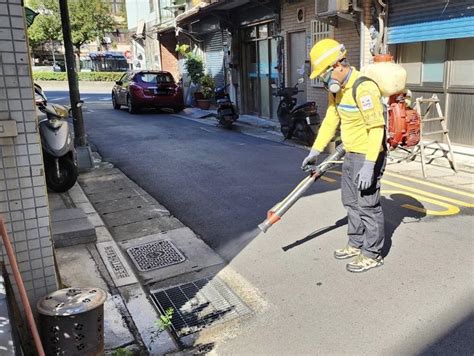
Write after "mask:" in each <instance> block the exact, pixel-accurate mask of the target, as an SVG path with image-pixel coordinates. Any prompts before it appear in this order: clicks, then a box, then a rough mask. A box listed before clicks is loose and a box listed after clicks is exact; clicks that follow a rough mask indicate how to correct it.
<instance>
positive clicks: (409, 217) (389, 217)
mask: <svg viewBox="0 0 474 356" xmlns="http://www.w3.org/2000/svg"><path fill="white" fill-rule="evenodd" d="M381 204H382V207H383V211H384V216H385V243H384V246H383V247H382V256H383V257H386V256H387V255H388V254H389V253H390V249H391V248H392V238H393V236H394V234H395V231H396V230H397V228H398V227H399V226H400V224H402V223H404V224H410V223H417V222H419V221H420V220H421V219H422V218H424V217H425V216H426V213H425V212H424V209H425V207H424V206H423V204H422V203H420V202H419V201H418V200H416V199H415V198H413V197H411V196H408V195H405V194H391V195H390V196H389V197H386V196H382V198H381ZM408 207H410V208H408Z"/></svg>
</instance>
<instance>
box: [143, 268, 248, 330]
mask: <svg viewBox="0 0 474 356" xmlns="http://www.w3.org/2000/svg"><path fill="white" fill-rule="evenodd" d="M151 295H152V297H153V300H154V301H155V302H156V304H157V305H158V308H159V309H160V310H161V312H164V311H166V310H168V309H169V308H172V309H173V311H174V313H173V316H172V318H171V323H172V326H173V328H174V330H175V331H176V333H177V334H178V336H180V337H181V336H185V335H188V334H192V333H195V332H197V331H199V330H201V329H203V328H206V327H209V326H212V325H215V324H219V323H223V322H226V321H230V320H233V319H236V318H239V317H241V316H243V315H246V314H249V313H250V312H251V310H250V309H249V308H248V307H247V306H246V305H245V304H244V303H243V302H242V301H241V300H240V298H239V297H237V296H236V295H235V294H234V292H233V291H232V290H231V289H230V288H229V287H227V285H226V284H225V283H224V282H222V281H221V280H220V279H219V278H217V277H207V278H203V279H200V280H197V281H194V282H191V283H186V284H182V285H180V286H177V287H173V288H169V289H165V290H159V291H152V292H151Z"/></svg>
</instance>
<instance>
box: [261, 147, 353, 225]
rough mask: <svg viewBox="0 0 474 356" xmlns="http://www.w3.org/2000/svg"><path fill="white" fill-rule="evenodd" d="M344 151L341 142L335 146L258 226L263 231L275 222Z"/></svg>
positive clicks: (336, 161)
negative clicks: (331, 152)
mask: <svg viewBox="0 0 474 356" xmlns="http://www.w3.org/2000/svg"><path fill="white" fill-rule="evenodd" d="M345 154H346V151H345V150H344V147H343V145H342V144H340V145H339V146H337V147H336V151H335V152H334V153H333V154H332V155H330V156H329V157H328V158H326V159H325V160H324V161H323V162H322V163H321V164H319V165H318V166H316V167H315V169H314V170H311V174H310V175H309V176H308V177H306V178H305V179H303V180H302V181H301V182H300V184H298V185H297V186H296V188H295V189H294V190H293V191H292V192H291V193H290V194H288V196H287V197H286V198H285V199H283V200H282V201H281V202H280V203H278V204H277V205H275V206H274V207H273V208H271V209H270V210H269V211H268V213H267V218H266V219H265V221H264V222H262V223H261V224H260V225H258V228H259V229H260V230H262V231H263V232H267V230H268V229H269V228H270V227H272V226H273V225H274V224H276V223H277V222H278V221H279V220H280V219H281V218H282V217H283V215H284V214H285V213H286V212H287V211H288V210H289V209H290V208H291V207H292V206H293V205H294V204H295V203H296V202H297V201H298V199H299V198H301V196H302V195H303V194H304V193H305V192H306V191H307V190H308V189H309V187H311V186H312V185H313V183H314V182H316V181H317V180H318V179H319V178H321V177H322V176H323V175H324V174H325V173H326V172H327V171H328V170H329V169H331V168H333V167H334V166H335V165H337V164H340V163H341V161H340V160H341V158H342V157H344V155H345Z"/></svg>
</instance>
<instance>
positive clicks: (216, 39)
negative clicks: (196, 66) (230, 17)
mask: <svg viewBox="0 0 474 356" xmlns="http://www.w3.org/2000/svg"><path fill="white" fill-rule="evenodd" d="M204 51H205V53H206V68H207V70H208V73H209V74H211V75H212V77H213V78H214V80H215V81H216V85H217V86H222V85H224V46H223V43H222V32H221V31H217V32H213V33H210V34H208V35H206V36H205V37H204Z"/></svg>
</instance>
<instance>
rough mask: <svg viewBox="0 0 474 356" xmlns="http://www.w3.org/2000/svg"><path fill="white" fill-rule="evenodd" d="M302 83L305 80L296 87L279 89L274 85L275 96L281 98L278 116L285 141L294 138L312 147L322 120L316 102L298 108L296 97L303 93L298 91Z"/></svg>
mask: <svg viewBox="0 0 474 356" xmlns="http://www.w3.org/2000/svg"><path fill="white" fill-rule="evenodd" d="M302 83H304V79H303V78H300V79H298V82H297V83H296V85H295V86H294V87H280V88H277V87H276V85H275V84H273V85H272V87H273V88H274V89H277V90H276V92H275V93H274V94H273V96H278V97H280V104H279V105H278V110H277V115H278V121H279V122H280V130H281V133H282V134H283V136H284V137H285V139H291V138H292V137H294V138H296V139H298V140H300V141H302V142H304V143H305V144H307V145H308V146H311V145H312V144H313V143H314V139H315V137H316V134H317V132H318V130H319V126H320V125H321V119H320V117H319V114H318V111H317V106H316V103H315V102H314V101H310V102H307V103H304V104H302V105H298V106H296V103H297V99H296V98H294V96H295V95H298V93H302V92H303V90H299V89H298V86H299V85H300V84H302Z"/></svg>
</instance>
